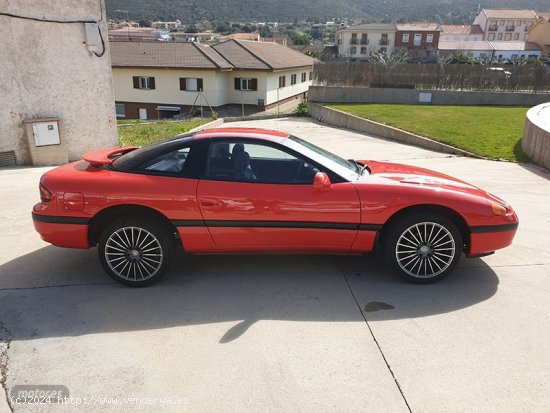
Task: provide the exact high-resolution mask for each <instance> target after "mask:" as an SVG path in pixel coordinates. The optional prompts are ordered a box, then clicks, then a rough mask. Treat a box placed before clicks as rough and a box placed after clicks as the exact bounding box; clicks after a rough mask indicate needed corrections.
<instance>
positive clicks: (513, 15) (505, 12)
mask: <svg viewBox="0 0 550 413" xmlns="http://www.w3.org/2000/svg"><path fill="white" fill-rule="evenodd" d="M483 12H484V13H485V15H486V16H487V17H489V18H490V19H534V18H536V17H537V15H536V13H535V12H534V11H533V10H527V9H483Z"/></svg>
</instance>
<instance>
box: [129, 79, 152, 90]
mask: <svg viewBox="0 0 550 413" xmlns="http://www.w3.org/2000/svg"><path fill="white" fill-rule="evenodd" d="M133 82H134V89H154V88H155V78H154V77H151V76H134V77H133Z"/></svg>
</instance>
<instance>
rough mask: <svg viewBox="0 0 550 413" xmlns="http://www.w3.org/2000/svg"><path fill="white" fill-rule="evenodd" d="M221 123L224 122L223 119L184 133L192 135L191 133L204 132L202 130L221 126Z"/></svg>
mask: <svg viewBox="0 0 550 413" xmlns="http://www.w3.org/2000/svg"><path fill="white" fill-rule="evenodd" d="M223 122H224V120H223V118H220V119H216V120H213V121H212V122H208V123H205V124H204V125H200V126H197V127H196V128H193V129H191V130H189V131H188V132H185V133H192V132H198V131H201V130H204V129H211V128H215V127H217V126H220V125H221V124H223Z"/></svg>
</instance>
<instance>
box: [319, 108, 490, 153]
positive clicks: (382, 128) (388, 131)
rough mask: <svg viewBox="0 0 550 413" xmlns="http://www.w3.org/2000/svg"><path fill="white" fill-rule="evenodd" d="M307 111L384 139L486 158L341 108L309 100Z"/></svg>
mask: <svg viewBox="0 0 550 413" xmlns="http://www.w3.org/2000/svg"><path fill="white" fill-rule="evenodd" d="M308 111H309V114H310V115H311V117H313V118H315V119H317V120H319V121H320V122H324V123H327V124H329V125H332V126H338V127H342V128H346V129H351V130H354V131H358V132H363V133H368V134H370V135H375V136H380V137H382V138H385V139H391V140H394V141H398V142H403V143H407V144H409V145H415V146H420V147H422V148H426V149H430V150H432V151H437V152H443V153H448V154H451V155H460V156H468V157H471V158H478V159H487V158H485V157H483V156H480V155H476V154H475V153H471V152H468V151H465V150H463V149H459V148H455V147H454V146H450V145H446V144H444V143H441V142H436V141H434V140H431V139H429V138H426V137H424V136H420V135H415V134H414V133H410V132H406V131H404V130H401V129H398V128H394V127H392V126H388V125H384V124H382V123H378V122H374V121H372V120H368V119H364V118H361V117H359V116H355V115H351V114H349V113H346V112H342V111H341V110H337V109H332V108H327V107H326V106H323V105H320V104H318V103H314V102H309V104H308Z"/></svg>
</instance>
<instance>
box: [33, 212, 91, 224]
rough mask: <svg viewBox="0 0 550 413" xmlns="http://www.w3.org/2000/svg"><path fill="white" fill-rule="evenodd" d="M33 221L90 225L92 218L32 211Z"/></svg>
mask: <svg viewBox="0 0 550 413" xmlns="http://www.w3.org/2000/svg"><path fill="white" fill-rule="evenodd" d="M32 219H33V221H38V222H47V223H49V224H76V225H88V223H89V222H90V218H82V217H57V216H51V215H38V214H35V213H34V212H33V213H32Z"/></svg>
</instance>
